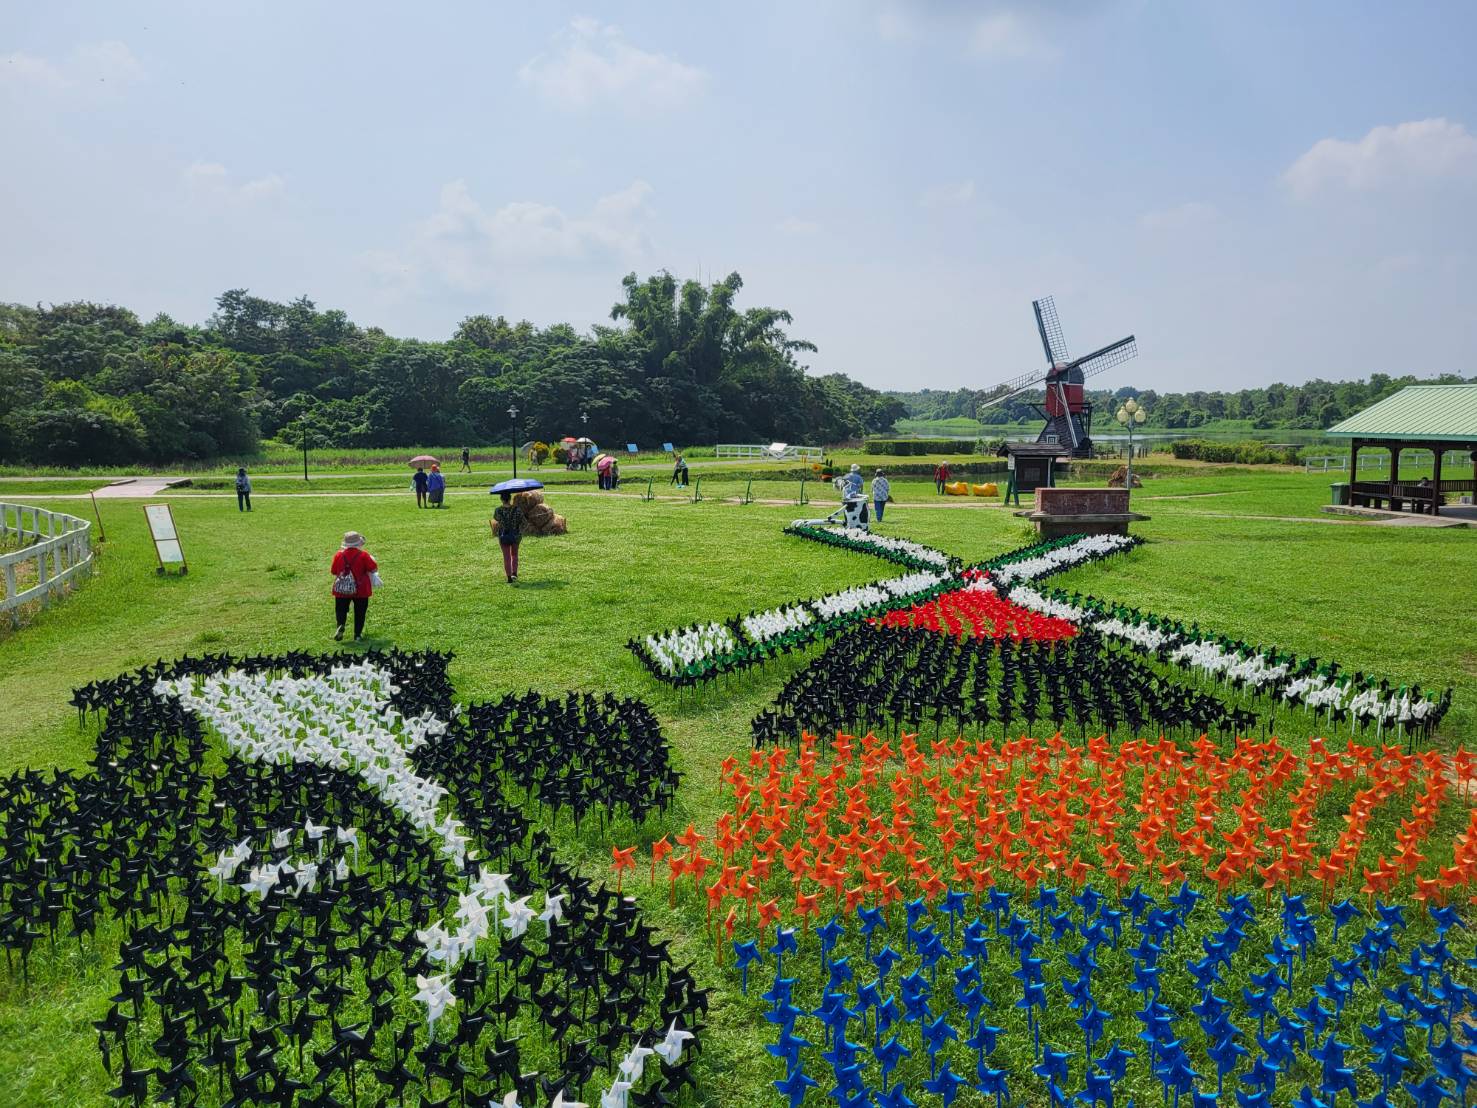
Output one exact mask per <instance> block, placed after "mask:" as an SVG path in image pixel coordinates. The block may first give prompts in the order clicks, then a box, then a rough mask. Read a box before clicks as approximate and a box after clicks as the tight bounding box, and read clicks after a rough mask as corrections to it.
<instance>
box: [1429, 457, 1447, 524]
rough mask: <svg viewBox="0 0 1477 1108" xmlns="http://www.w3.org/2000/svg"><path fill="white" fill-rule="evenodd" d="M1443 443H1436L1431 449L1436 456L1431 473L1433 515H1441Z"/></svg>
mask: <svg viewBox="0 0 1477 1108" xmlns="http://www.w3.org/2000/svg"><path fill="white" fill-rule="evenodd" d="M1443 445H1444V444H1442V443H1439V442H1438V443H1436V444H1435V445H1434V446H1432V447H1431V453H1432V454H1434V455H1435V456H1436V462H1435V465H1434V466H1433V467H1432V472H1431V486H1432V487H1431V514H1432V515H1433V516H1439V515H1440V514H1441V455H1442V454H1444V453H1445V450H1444V449H1443Z"/></svg>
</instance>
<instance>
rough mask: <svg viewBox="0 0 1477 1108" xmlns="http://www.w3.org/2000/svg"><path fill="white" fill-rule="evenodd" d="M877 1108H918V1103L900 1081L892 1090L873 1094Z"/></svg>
mask: <svg viewBox="0 0 1477 1108" xmlns="http://www.w3.org/2000/svg"><path fill="white" fill-rule="evenodd" d="M872 1096H873V1097H874V1098H875V1100H876V1104H877V1108H918V1103H917V1101H915V1100H914V1099H913V1098H912V1097H910V1096H909V1095H908V1091H907V1089H905V1088H903V1083H902V1082H901V1081H899V1082H898V1083H897V1084H896V1085H894V1086H893V1087H892V1088H891V1089H890V1090H889V1089H885V1088H884V1089H883V1090H882V1091H881V1092H876V1093H873V1094H872Z"/></svg>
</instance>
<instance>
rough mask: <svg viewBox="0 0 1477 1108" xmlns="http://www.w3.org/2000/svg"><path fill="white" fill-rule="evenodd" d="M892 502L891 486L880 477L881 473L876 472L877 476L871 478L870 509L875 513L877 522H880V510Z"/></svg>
mask: <svg viewBox="0 0 1477 1108" xmlns="http://www.w3.org/2000/svg"><path fill="white" fill-rule="evenodd" d="M891 500H892V485H891V484H890V483H889V482H888V480H887V478H886V477H884V476H882V471H881V470H880V469H879V470H878V471H877V476H875V477H873V478H872V507H873V509H874V510H875V511H876V512H877V522H878V523H881V522H882V509H883V508H885V507H886V506H887V504H888V503H889V502H890V501H891Z"/></svg>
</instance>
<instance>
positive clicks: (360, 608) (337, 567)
mask: <svg viewBox="0 0 1477 1108" xmlns="http://www.w3.org/2000/svg"><path fill="white" fill-rule="evenodd" d="M378 569H379V564H378V563H377V562H375V560H374V559H373V558H372V557H371V556H370V554H369V551H367V550H365V549H364V536H363V535H361V534H360V533H359V532H358V531H346V532H344V545H343V548H342V549H341V550H339V552H338V553H337V554H335V555H334V556H333V562H332V564H331V565H329V567H328V572H329V573H331V574H333V617H334V622H335V623H337V624H338V630H336V631H335V632H334V633H333V637H334V639H335V640H337V641H340V642H341V641H342V640H343V637H344V624H345V622H347V620H348V617H349V602H350V601H353V604H354V639H355V641H356V642H357V641H358V640H359V638H360V637H361V636H362V635H363V634H364V617H365V615H366V614H367V613H368V611H369V598H370V597H371V596H372V595H374V586H375V585H377V584H379V573H378V572H377V570H378Z"/></svg>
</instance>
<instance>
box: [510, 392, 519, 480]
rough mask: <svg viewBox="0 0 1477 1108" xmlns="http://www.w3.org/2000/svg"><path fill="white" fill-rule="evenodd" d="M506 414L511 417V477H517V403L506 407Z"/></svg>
mask: <svg viewBox="0 0 1477 1108" xmlns="http://www.w3.org/2000/svg"><path fill="white" fill-rule="evenodd" d="M508 415H509V416H511V417H512V419H513V477H514V479H515V480H516V479H517V477H518V405H517V404H514V405H512V406H511V407H510V408H509V409H508Z"/></svg>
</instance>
